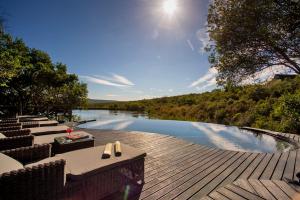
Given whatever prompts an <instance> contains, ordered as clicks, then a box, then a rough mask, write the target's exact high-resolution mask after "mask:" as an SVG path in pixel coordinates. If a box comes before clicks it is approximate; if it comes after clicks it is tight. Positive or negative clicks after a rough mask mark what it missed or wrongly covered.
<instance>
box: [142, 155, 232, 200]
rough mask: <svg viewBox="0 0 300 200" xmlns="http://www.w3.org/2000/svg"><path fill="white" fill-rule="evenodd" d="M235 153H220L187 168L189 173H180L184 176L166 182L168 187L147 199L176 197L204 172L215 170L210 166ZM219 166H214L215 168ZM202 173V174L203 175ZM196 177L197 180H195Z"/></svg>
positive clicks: (199, 178) (222, 161)
mask: <svg viewBox="0 0 300 200" xmlns="http://www.w3.org/2000/svg"><path fill="white" fill-rule="evenodd" d="M235 154H236V153H235V152H228V151H226V152H224V151H220V152H218V153H217V155H215V157H213V158H210V157H209V158H208V159H205V160H204V161H203V163H201V165H199V166H196V167H193V168H189V173H188V174H185V172H182V173H183V174H185V175H184V176H182V173H181V174H179V175H180V176H182V177H181V178H177V179H176V180H174V179H173V180H171V181H170V182H168V185H167V186H166V187H163V188H162V189H161V190H159V191H158V192H156V193H155V194H153V195H152V196H151V197H150V198H148V199H157V198H158V197H162V199H171V198H170V197H171V196H176V195H177V194H178V192H180V191H184V190H186V188H188V187H189V186H190V185H191V184H189V183H191V182H192V181H194V180H193V178H194V179H198V180H201V178H202V177H204V174H205V172H206V173H208V172H209V171H212V170H214V169H215V168H211V166H215V164H216V163H220V162H221V163H220V164H222V163H224V162H225V161H226V160H228V159H229V158H230V157H232V156H233V155H235ZM218 166H219V165H216V168H217V167H218ZM203 172H204V173H203ZM195 177H197V178H195Z"/></svg>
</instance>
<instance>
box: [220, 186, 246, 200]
mask: <svg viewBox="0 0 300 200" xmlns="http://www.w3.org/2000/svg"><path fill="white" fill-rule="evenodd" d="M218 192H219V193H221V194H222V195H224V196H226V197H228V198H229V199H231V200H247V199H246V198H244V197H242V196H240V195H238V194H236V193H234V192H232V191H230V190H228V189H226V188H220V189H219V190H218Z"/></svg>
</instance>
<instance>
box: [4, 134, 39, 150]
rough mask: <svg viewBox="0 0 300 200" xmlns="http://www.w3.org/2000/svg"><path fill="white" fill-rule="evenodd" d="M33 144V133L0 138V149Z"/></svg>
mask: <svg viewBox="0 0 300 200" xmlns="http://www.w3.org/2000/svg"><path fill="white" fill-rule="evenodd" d="M32 145H33V135H24V136H16V137H7V138H1V139H0V151H2V150H8V149H15V148H19V147H26V146H32Z"/></svg>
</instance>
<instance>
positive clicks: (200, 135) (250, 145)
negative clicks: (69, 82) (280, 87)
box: [73, 110, 293, 153]
mask: <svg viewBox="0 0 300 200" xmlns="http://www.w3.org/2000/svg"><path fill="white" fill-rule="evenodd" d="M73 114H74V115H77V116H79V117H80V120H89V119H96V121H94V122H89V123H86V124H81V125H79V127H80V128H90V129H101V130H125V131H143V132H152V133H160V134H166V135H171V136H175V137H178V138H181V139H185V140H188V141H191V142H194V143H198V144H201V145H205V146H208V147H215V148H220V149H226V150H234V151H249V152H268V153H271V152H277V151H287V150H290V149H292V148H293V145H291V144H289V143H288V142H285V141H282V140H278V139H275V138H274V137H272V136H269V135H265V134H257V133H254V132H251V131H247V130H242V129H239V128H238V127H235V126H225V125H220V124H211V123H201V122H189V121H176V120H157V119H149V118H148V117H147V115H145V114H139V113H135V112H129V111H109V110H73Z"/></svg>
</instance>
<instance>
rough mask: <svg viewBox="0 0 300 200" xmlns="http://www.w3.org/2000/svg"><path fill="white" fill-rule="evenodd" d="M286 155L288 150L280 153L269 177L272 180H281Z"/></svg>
mask: <svg viewBox="0 0 300 200" xmlns="http://www.w3.org/2000/svg"><path fill="white" fill-rule="evenodd" d="M288 156H289V152H284V153H282V154H281V157H280V159H279V161H278V163H277V166H276V168H275V170H274V173H273V175H272V177H271V179H272V180H281V178H282V176H283V172H284V168H285V165H286V162H287V159H288Z"/></svg>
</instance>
